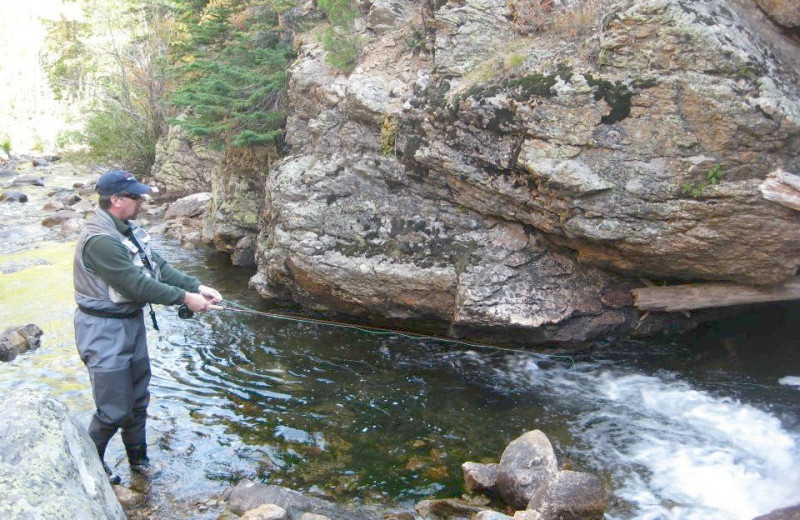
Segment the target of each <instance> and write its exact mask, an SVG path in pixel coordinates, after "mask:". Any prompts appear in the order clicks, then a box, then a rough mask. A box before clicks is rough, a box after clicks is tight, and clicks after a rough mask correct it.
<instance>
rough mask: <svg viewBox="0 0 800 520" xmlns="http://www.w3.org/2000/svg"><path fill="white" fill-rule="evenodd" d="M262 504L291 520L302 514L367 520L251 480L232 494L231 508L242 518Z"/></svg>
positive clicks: (242, 483) (345, 519)
mask: <svg viewBox="0 0 800 520" xmlns="http://www.w3.org/2000/svg"><path fill="white" fill-rule="evenodd" d="M263 504H274V505H276V506H279V507H282V508H283V509H285V510H286V511H287V512H288V515H289V518H290V519H291V520H299V519H300V517H301V516H302V515H303V513H315V514H318V515H325V516H327V517H328V518H330V519H332V520H366V519H367V518H369V517H368V516H367V515H366V514H364V515H357V514H354V513H351V512H350V511H347V510H345V509H342V508H340V507H338V506H336V505H334V504H331V503H330V502H326V501H325V500H321V499H319V498H313V497H307V496H305V495H303V494H302V493H299V492H297V491H293V490H291V489H287V488H283V487H280V486H275V485H268V484H261V483H258V482H252V481H250V480H243V481H241V482H239V483H238V484H237V485H236V487H234V488H233V490H232V491H231V496H230V499H229V503H228V507H229V508H230V509H231V511H233V512H234V513H236V514H238V515H242V514H244V513H246V512H247V511H251V510H253V509H255V508H257V507H258V506H260V505H263Z"/></svg>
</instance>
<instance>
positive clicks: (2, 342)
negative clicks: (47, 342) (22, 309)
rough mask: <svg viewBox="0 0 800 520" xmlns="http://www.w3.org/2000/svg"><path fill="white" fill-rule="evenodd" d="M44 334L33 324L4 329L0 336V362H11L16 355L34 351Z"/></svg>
mask: <svg viewBox="0 0 800 520" xmlns="http://www.w3.org/2000/svg"><path fill="white" fill-rule="evenodd" d="M42 334H44V332H43V331H42V329H40V328H39V327H38V326H36V325H35V324H33V323H29V324H28V325H25V326H23V327H15V328H10V329H6V330H5V331H4V332H3V333H2V334H0V361H11V360H13V359H14V358H16V357H17V356H18V355H20V354H22V353H25V352H28V351H29V350H36V349H37V348H39V345H41V338H42Z"/></svg>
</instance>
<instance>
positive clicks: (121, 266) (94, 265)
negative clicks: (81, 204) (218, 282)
mask: <svg viewBox="0 0 800 520" xmlns="http://www.w3.org/2000/svg"><path fill="white" fill-rule="evenodd" d="M99 211H103V210H99ZM106 213H107V214H108V215H109V216H110V217H111V219H112V220H113V221H114V225H115V226H116V227H117V231H119V232H120V233H122V234H125V233H127V232H128V230H129V229H130V226H129V225H128V224H127V223H126V222H123V221H121V220H119V219H118V218H116V217H115V216H114V215H111V214H110V213H108V212H106ZM153 259H154V260H155V261H156V263H157V264H158V266H159V268H160V269H161V282H159V281H156V280H154V279H153V278H150V277H149V276H145V275H143V274H142V271H141V269H140V268H139V267H137V266H136V265H134V264H133V263H132V262H131V259H130V254H129V252H128V250H127V249H126V248H125V246H124V245H123V244H122V243H121V242H120V241H119V240H117V239H115V238H113V237H111V236H108V235H97V236H94V237H91V238H90V239H89V240H88V241H87V242H86V245H85V246H84V248H83V263H84V265H85V266H86V267H88V268H89V269H91V270H93V271H94V272H96V273H97V274H98V275H99V276H100V277H101V278H102V279H103V280H105V281H106V283H108V284H109V285H111V286H112V287H113V288H114V289H115V290H116V291H117V292H119V293H120V294H122V295H124V296H125V297H127V298H130V299H131V300H133V301H138V302H147V303H158V304H162V305H178V304H180V303H183V297H184V294H185V291H189V292H197V291H198V290H199V287H200V281H199V280H198V279H197V278H195V277H193V276H189V275H187V274H183V273H181V272H180V271H178V270H177V269H175V268H174V267H172V266H171V265H169V263H168V262H167V261H166V260H164V259H163V258H161V256H160V255H159V254H158V253H156V252H155V251H153Z"/></svg>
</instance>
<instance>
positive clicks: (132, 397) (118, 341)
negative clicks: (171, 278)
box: [74, 211, 160, 483]
mask: <svg viewBox="0 0 800 520" xmlns="http://www.w3.org/2000/svg"><path fill="white" fill-rule="evenodd" d="M138 229H139V230H141V228H138ZM136 230H137V228H133V233H132V234H130V235H128V236H125V235H123V234H121V233H119V232H118V231H117V230H116V227H115V226H114V222H113V221H112V220H111V218H110V217H109V216H108V215H106V214H105V213H104V212H102V211H98V212H97V214H96V215H95V216H94V217H92V218H91V219H89V221H87V224H86V230H85V231H84V234H83V235H82V236H81V237H80V238H79V239H78V247H77V248H76V252H75V263H74V265H75V267H74V272H75V276H74V283H75V299H76V301H77V303H78V310H77V311H76V312H75V320H74V321H75V339H76V344H77V347H78V353H79V354H80V357H81V360H82V361H83V363H84V364H85V365H86V368H87V369H88V371H89V379H90V380H91V383H92V393H93V397H94V402H95V406H96V410H95V413H94V415H93V416H92V421H91V423H90V424H89V436H90V437H91V439H92V441H94V443H95V446H96V447H97V454H98V455H99V456H100V460H101V461H102V460H103V458H104V456H105V451H106V447H107V446H108V443H109V441H110V440H111V438H112V437H113V436H114V434H115V433H116V431H117V430H118V429H121V430H122V442H123V444H124V445H125V450H126V452H127V454H128V460H129V462H130V463H131V468H132V469H143V468H146V467H147V465H148V463H149V460H148V458H147V439H146V432H145V426H146V421H147V406H148V404H149V402H150V392H149V390H148V385H149V383H150V358H149V355H148V351H147V335H146V329H145V326H144V318H143V313H142V310H141V307H142V304H141V303H140V302H131V301H129V300H126V299H125V298H124V297H122V296H121V295H120V294H119V293H117V292H116V291H114V290H113V288H112V287H110V286H109V285H108V284H107V283H106V282H105V281H103V280H102V279H100V277H99V276H97V274H96V273H94V272H92V271H91V270H89V269H88V268H87V267H86V266H85V265H84V264H83V248H84V246H85V245H86V242H87V241H88V239H89V238H91V237H93V236H97V235H101V234H102V235H108V236H111V237H114V238H116V239H118V240H120V242H122V243H123V245H125V247H126V248H127V249H128V252H129V256H130V258H131V262H133V263H134V264H135V265H137V266H141V268H142V270H143V272H144V271H146V272H145V274H146V275H148V276H152V277H154V278H156V279H159V278H160V276H159V274H160V273H158V269H157V267H156V268H155V269H154V268H153V266H154V265H155V263H154V262H153V260H152V254H151V253H150V249H149V246H148V245H147V239H149V237H147V234H146V233H144V232H143V230H142V231H141V232H142V233H144V234H143V236H142V235H138V236H137V234H136ZM104 467H106V470H107V471H106V472H107V473H109V472H110V470H108V468H107V466H105V464H104ZM109 477H110V480H111V482H112V483H114V482H115V480H118V478H119V477H116V478H115V476H112V475H110V474H109Z"/></svg>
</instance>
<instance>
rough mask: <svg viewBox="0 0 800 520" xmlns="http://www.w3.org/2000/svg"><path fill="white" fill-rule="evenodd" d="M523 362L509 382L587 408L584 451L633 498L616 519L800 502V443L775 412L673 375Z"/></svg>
mask: <svg viewBox="0 0 800 520" xmlns="http://www.w3.org/2000/svg"><path fill="white" fill-rule="evenodd" d="M517 361H518V362H511V363H509V364H507V365H506V366H505V367H504V368H503V369H498V374H499V373H500V372H503V373H504V375H503V377H502V378H503V379H506V382H507V383H511V384H513V385H519V384H521V383H522V384H526V385H527V387H528V388H530V389H532V390H536V391H537V392H549V393H552V394H553V396H552V397H553V398H554V399H556V400H559V401H561V402H564V403H565V405H566V406H569V408H571V409H577V410H581V411H582V412H581V413H579V414H578V417H576V418H575V420H574V422H573V426H572V433H573V435H574V436H575V439H576V440H577V443H576V444H577V446H576V447H574V449H575V450H577V451H579V452H582V453H583V454H584V455H586V457H584V458H587V459H589V460H592V461H594V463H595V464H596V468H597V470H599V471H607V472H609V473H610V474H611V478H612V481H613V483H614V487H615V489H614V495H615V496H616V497H617V498H619V499H622V500H623V501H624V502H625V503H626V504H627V505H626V506H624V507H621V508H620V510H619V511H617V510H613V511H610V512H609V514H607V517H608V518H610V519H623V518H625V519H629V518H635V519H637V520H650V519H653V520H655V519H671V520H672V519H674V520H700V519H702V520H717V519H718V520H737V519H741V520H750V519H752V518H753V517H755V516H758V515H760V514H764V513H767V512H770V511H772V510H773V509H776V508H779V507H786V506H790V505H794V504H796V503H797V502H798V501H800V471H797V468H798V467H800V446H799V444H800V442H799V441H798V439H797V436H796V434H792V433H790V432H788V431H787V430H786V429H785V428H784V427H783V426H782V424H781V422H780V421H779V420H778V419H777V418H776V417H775V416H773V415H771V414H769V413H768V412H766V411H763V410H760V409H758V408H756V407H754V406H752V405H749V404H745V403H741V402H739V401H736V400H734V399H729V398H720V397H715V396H713V395H711V394H709V393H707V392H704V391H700V390H696V389H694V388H692V387H691V386H690V385H688V384H687V383H685V382H681V381H676V380H673V379H671V376H669V375H668V374H665V375H664V376H663V377H655V376H646V375H629V374H626V373H624V371H622V370H620V369H615V368H602V369H601V368H597V367H596V366H595V367H593V368H590V367H588V366H578V367H576V368H574V369H568V370H567V369H562V368H556V369H547V370H542V369H538V368H536V369H532V368H531V364H530V360H529V359H528V360H523V359H519V360H517ZM508 378H510V380H509V379H508Z"/></svg>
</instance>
